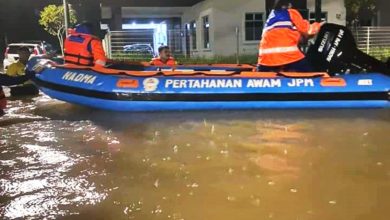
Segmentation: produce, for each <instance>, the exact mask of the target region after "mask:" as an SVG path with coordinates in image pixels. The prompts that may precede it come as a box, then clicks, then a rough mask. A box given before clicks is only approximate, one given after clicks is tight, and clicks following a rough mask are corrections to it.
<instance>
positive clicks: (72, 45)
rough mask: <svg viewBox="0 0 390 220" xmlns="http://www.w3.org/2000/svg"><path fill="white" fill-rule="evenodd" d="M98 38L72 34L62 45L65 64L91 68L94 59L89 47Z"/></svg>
mask: <svg viewBox="0 0 390 220" xmlns="http://www.w3.org/2000/svg"><path fill="white" fill-rule="evenodd" d="M93 40H99V39H98V38H96V37H94V36H92V35H89V34H80V33H72V34H70V35H69V36H68V37H67V38H66V40H65V43H64V52H65V63H70V64H76V65H84V66H93V64H94V57H93V52H92V47H91V42H92V41H93Z"/></svg>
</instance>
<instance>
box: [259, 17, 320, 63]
mask: <svg viewBox="0 0 390 220" xmlns="http://www.w3.org/2000/svg"><path fill="white" fill-rule="evenodd" d="M320 27H321V25H320V24H319V23H314V24H312V25H310V23H309V22H308V21H307V20H304V19H303V18H302V16H301V14H300V13H299V11H297V10H295V9H281V10H273V11H272V12H271V14H270V15H269V17H268V20H267V23H266V25H265V28H264V30H263V36H262V39H261V41H260V47H259V59H258V64H260V65H264V66H282V65H286V64H290V63H293V62H296V61H299V60H302V59H303V58H305V55H304V54H303V53H302V52H301V51H300V49H299V47H298V44H299V41H300V40H301V37H302V35H304V36H308V35H315V34H317V33H318V32H319V30H320Z"/></svg>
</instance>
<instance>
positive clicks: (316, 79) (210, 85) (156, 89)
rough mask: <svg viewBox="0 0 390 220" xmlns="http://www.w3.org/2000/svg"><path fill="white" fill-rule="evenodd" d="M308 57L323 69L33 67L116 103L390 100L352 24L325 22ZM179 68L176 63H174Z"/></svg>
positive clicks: (102, 102)
mask: <svg viewBox="0 0 390 220" xmlns="http://www.w3.org/2000/svg"><path fill="white" fill-rule="evenodd" d="M307 57H308V58H309V59H310V60H311V62H312V63H313V64H315V68H316V72H313V73H289V72H275V73H273V72H267V73H265V72H255V71H253V70H252V69H253V68H254V67H250V66H249V67H248V66H247V65H244V66H239V65H236V66H226V67H224V66H212V65H210V66H207V65H204V66H176V67H168V68H167V67H156V66H142V65H128V66H125V68H123V65H122V66H115V65H112V66H110V67H107V68H102V67H85V66H77V65H70V64H60V63H58V62H54V61H50V60H45V59H43V58H35V59H33V60H31V61H30V63H29V67H28V70H29V71H35V70H37V69H39V70H40V71H39V72H37V74H36V78H35V79H34V82H35V83H36V84H37V85H38V86H39V87H40V89H41V90H42V91H43V92H44V93H45V94H47V95H49V96H50V97H52V98H55V99H59V100H62V101H66V102H69V103H74V104H79V105H83V106H88V107H92V108H98V109H105V110H112V111H174V110H225V109H268V108H270V109H275V108H283V109H285V108H389V107H390V102H389V91H390V75H389V74H390V71H389V70H388V69H387V66H386V65H385V64H384V63H382V62H380V61H378V60H376V59H374V58H373V57H370V56H368V55H366V54H364V53H363V52H361V51H359V50H358V49H357V48H356V43H355V41H354V40H353V37H352V34H351V32H350V31H349V30H348V29H347V28H345V27H342V26H339V25H335V24H327V25H324V26H323V28H322V29H321V31H320V33H319V34H318V36H317V39H316V41H315V44H314V45H312V46H311V47H310V48H309V50H308V52H307ZM173 68H174V69H173Z"/></svg>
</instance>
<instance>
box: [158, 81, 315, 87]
mask: <svg viewBox="0 0 390 220" xmlns="http://www.w3.org/2000/svg"><path fill="white" fill-rule="evenodd" d="M244 82H245V83H244ZM283 85H285V86H287V87H314V86H315V83H314V80H313V79H289V80H287V81H282V80H281V79H248V81H245V80H242V79H167V80H166V81H165V83H164V86H165V88H167V89H234V88H248V89H256V88H281V87H283Z"/></svg>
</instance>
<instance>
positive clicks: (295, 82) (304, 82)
mask: <svg viewBox="0 0 390 220" xmlns="http://www.w3.org/2000/svg"><path fill="white" fill-rule="evenodd" d="M287 86H288V87H314V81H313V80H312V79H292V80H291V81H290V82H288V83H287Z"/></svg>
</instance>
